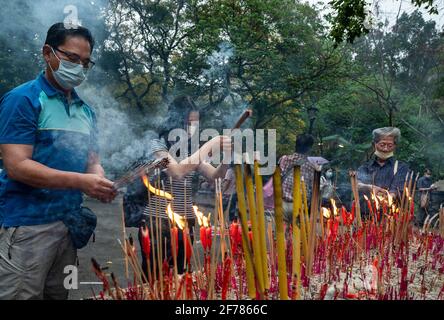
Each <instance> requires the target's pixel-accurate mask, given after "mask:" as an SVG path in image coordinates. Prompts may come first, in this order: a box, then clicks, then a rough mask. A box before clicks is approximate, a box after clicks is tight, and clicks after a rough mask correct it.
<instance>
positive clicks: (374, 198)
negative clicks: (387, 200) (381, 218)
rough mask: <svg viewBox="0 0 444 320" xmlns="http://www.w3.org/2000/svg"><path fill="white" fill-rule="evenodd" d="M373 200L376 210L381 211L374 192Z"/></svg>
mask: <svg viewBox="0 0 444 320" xmlns="http://www.w3.org/2000/svg"><path fill="white" fill-rule="evenodd" d="M372 200H373V201H374V202H375V207H376V210H379V199H378V197H377V196H376V195H375V194H374V193H373V192H372Z"/></svg>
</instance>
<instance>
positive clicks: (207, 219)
mask: <svg viewBox="0 0 444 320" xmlns="http://www.w3.org/2000/svg"><path fill="white" fill-rule="evenodd" d="M210 217H211V212H210V213H209V214H208V217H205V216H203V217H202V222H203V226H204V227H205V228H208V227H209V226H210Z"/></svg>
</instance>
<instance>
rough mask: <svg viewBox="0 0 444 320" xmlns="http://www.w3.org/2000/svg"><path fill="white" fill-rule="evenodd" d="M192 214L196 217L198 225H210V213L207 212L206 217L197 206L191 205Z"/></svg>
mask: <svg viewBox="0 0 444 320" xmlns="http://www.w3.org/2000/svg"><path fill="white" fill-rule="evenodd" d="M193 210H194V214H195V215H196V217H197V222H198V223H199V226H200V227H202V226H204V227H205V228H207V227H209V226H210V216H211V213H209V214H208V217H206V216H205V215H204V214H203V213H202V212H201V211H199V207H198V206H193Z"/></svg>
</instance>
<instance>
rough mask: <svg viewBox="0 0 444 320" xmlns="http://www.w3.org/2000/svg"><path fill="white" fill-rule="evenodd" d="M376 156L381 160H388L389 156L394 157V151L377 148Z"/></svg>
mask: <svg viewBox="0 0 444 320" xmlns="http://www.w3.org/2000/svg"><path fill="white" fill-rule="evenodd" d="M375 156H377V157H378V158H379V159H381V160H387V159H388V158H391V157H393V151H390V152H382V151H378V150H375Z"/></svg>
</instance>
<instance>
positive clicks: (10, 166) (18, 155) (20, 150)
mask: <svg viewBox="0 0 444 320" xmlns="http://www.w3.org/2000/svg"><path fill="white" fill-rule="evenodd" d="M33 149H34V148H33V146H32V145H24V144H2V145H0V150H1V152H2V155H3V163H4V166H5V169H6V172H7V174H8V177H9V178H11V179H13V180H16V181H19V182H22V183H24V184H27V185H30V186H32V187H35V188H47V189H78V190H81V191H83V192H84V193H86V194H87V195H89V196H91V197H94V198H98V199H109V198H112V197H113V195H114V193H115V191H114V190H113V183H112V182H111V181H109V180H107V179H105V178H103V177H100V176H99V175H97V174H81V173H77V172H67V171H61V170H56V169H52V168H49V167H47V166H45V165H43V164H41V163H39V162H37V161H34V160H32V152H33Z"/></svg>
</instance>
